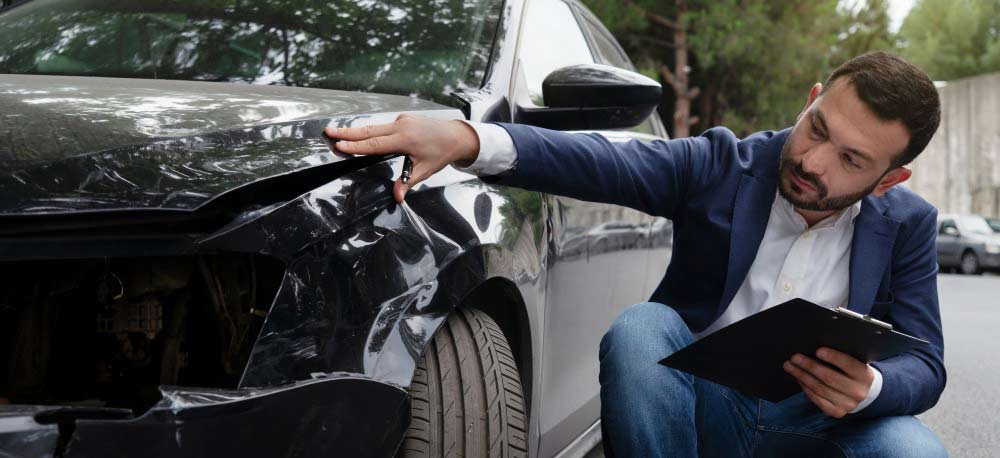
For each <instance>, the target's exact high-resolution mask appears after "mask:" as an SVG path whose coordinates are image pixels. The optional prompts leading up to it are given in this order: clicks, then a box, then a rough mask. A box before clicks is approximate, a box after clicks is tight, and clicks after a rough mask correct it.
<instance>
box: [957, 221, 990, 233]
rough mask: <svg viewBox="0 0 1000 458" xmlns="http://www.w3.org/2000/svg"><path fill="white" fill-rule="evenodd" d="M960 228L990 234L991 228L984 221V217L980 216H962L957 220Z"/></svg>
mask: <svg viewBox="0 0 1000 458" xmlns="http://www.w3.org/2000/svg"><path fill="white" fill-rule="evenodd" d="M959 225H960V226H961V227H962V230H963V231H965V232H972V233H975V234H992V233H993V228H991V227H990V225H989V224H987V223H986V218H982V217H968V218H962V219H961V220H960V222H959Z"/></svg>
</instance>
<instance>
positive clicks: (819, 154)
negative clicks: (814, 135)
mask: <svg viewBox="0 0 1000 458" xmlns="http://www.w3.org/2000/svg"><path fill="white" fill-rule="evenodd" d="M832 157H836V151H834V150H833V148H832V147H831V145H829V144H826V143H824V144H821V145H817V146H815V147H813V148H810V149H809V151H806V154H805V155H804V156H803V157H802V169H803V170H805V171H806V173H809V174H812V175H815V176H822V175H823V174H824V173H825V172H826V170H827V167H828V166H829V163H830V158H832Z"/></svg>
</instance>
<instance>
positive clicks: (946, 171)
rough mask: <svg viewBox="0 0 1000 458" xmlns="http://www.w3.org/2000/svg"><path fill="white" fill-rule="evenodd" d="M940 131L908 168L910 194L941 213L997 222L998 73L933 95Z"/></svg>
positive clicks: (999, 150) (999, 195) (999, 191)
mask: <svg viewBox="0 0 1000 458" xmlns="http://www.w3.org/2000/svg"><path fill="white" fill-rule="evenodd" d="M939 91H940V94H941V110H942V118H941V127H940V128H938V131H937V133H936V134H935V135H934V138H933V139H932V140H931V143H930V145H928V146H927V150H925V151H924V152H923V153H922V154H921V155H920V156H919V157H918V158H917V160H916V161H914V162H913V164H912V168H913V177H912V178H911V179H910V181H909V182H908V185H909V187H910V189H913V190H914V191H916V192H917V193H918V194H920V195H921V196H923V197H924V198H925V199H927V200H928V201H930V202H931V203H932V204H934V205H935V206H936V207H937V208H938V210H939V211H940V212H941V213H977V214H981V215H984V216H992V217H1000V73H992V74H988V75H981V76H976V77H972V78H966V79H961V80H956V81H949V82H948V83H947V85H946V86H945V87H942V88H940V89H939Z"/></svg>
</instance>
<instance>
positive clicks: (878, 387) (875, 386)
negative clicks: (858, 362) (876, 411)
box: [848, 364, 882, 413]
mask: <svg viewBox="0 0 1000 458" xmlns="http://www.w3.org/2000/svg"><path fill="white" fill-rule="evenodd" d="M868 367H871V368H872V371H873V372H875V379H874V380H872V386H871V387H869V388H868V396H865V400H864V401H861V404H858V406H857V407H855V408H854V410H852V411H850V412H848V413H858V412H860V411H861V409H864V408H865V407H868V406H869V405H870V404H871V403H872V402H875V398H877V397H878V394H879V393H881V392H882V373H881V372H879V371H878V369H876V368H875V367H873V366H872V365H870V364H869V365H868Z"/></svg>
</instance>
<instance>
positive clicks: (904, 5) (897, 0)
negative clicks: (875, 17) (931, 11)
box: [889, 0, 916, 32]
mask: <svg viewBox="0 0 1000 458" xmlns="http://www.w3.org/2000/svg"><path fill="white" fill-rule="evenodd" d="M915 1H916V0H889V30H891V31H893V32H897V31H899V26H901V25H903V19H905V18H906V13H909V12H910V8H913V3H914V2H915Z"/></svg>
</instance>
